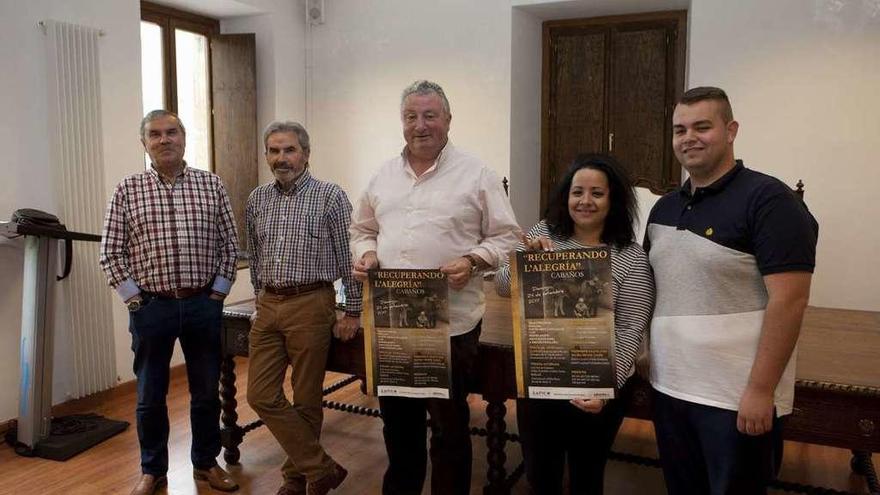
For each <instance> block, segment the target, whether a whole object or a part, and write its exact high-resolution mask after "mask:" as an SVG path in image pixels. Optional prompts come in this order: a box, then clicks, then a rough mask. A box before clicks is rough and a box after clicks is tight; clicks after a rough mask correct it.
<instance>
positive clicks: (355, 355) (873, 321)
mask: <svg viewBox="0 0 880 495" xmlns="http://www.w3.org/2000/svg"><path fill="white" fill-rule="evenodd" d="M485 289H486V296H487V297H486V314H485V316H484V318H483V333H482V336H481V338H480V349H479V351H480V356H479V359H478V363H479V365H480V370H479V374H478V377H477V378H478V379H477V380H476V381H477V384H476V389H475V390H474V392H476V393H480V394H481V395H482V396H483V398H484V399H485V400H486V401H487V402H488V405H487V407H486V415H487V417H488V420H487V423H486V433H487V435H486V436H487V446H488V454H487V462H488V476H487V480H488V486H487V487H486V488H485V489H484V493H490V494H495V493H506V492H507V491H508V490H509V486H508V485H507V483H506V479H507V471H506V468H505V461H506V455H505V453H504V449H505V446H506V443H507V439H508V434H507V425H506V424H505V421H504V417H505V414H506V412H507V408H506V406H505V401H506V400H507V399H509V398H515V397H516V382H515V380H514V364H513V345H512V341H511V339H512V331H511V318H510V300H509V299H504V298H500V297H498V296H496V295H495V291H494V288H493V287H492V285H491V282H486V287H485ZM252 312H253V302H252V301H248V302H244V303H241V304H236V305H231V306H227V308H226V309H225V311H224V331H223V353H224V360H223V366H222V370H221V401H222V411H223V412H222V416H221V422H222V424H223V429H222V431H223V447H224V448H225V452H224V458H225V460H226V462H227V463H230V464H236V463H238V460H239V455H240V454H239V449H238V446H239V444H241V441H242V439H243V437H244V435H245V434H246V433H247V432H248V431H250V430H252V429H253V428H256V427H258V426H259V425H260V424H262V423H261V422H259V421H258V422H255V423H252V424H250V425H247V426H244V427H242V426H239V425H238V424H237V422H238V415H237V413H236V412H235V409H236V407H237V403H236V400H235V392H236V389H235V362H234V361H233V357H234V356H247V352H248V344H247V334H248V330H249V328H250V324H249V322H248V316H249V315H250V314H251V313H252ZM363 346H364V341H363V336H362V335H358V336H357V337H356V338H355V339H353V340H352V341H349V342H346V343H342V342H339V341H337V340H335V339H334V341H333V344H332V346H331V350H330V357H329V360H328V366H327V368H328V370H330V371H336V372H341V373H347V374H350V375H354V376H356V377H359V378H361V379H362V378H363V377H364V369H365V368H364V352H363ZM798 347H799V353H798V362H797V381H796V383H795V403H794V412H793V413H792V414H791V415H790V416H789V417H788V419H787V420H786V422H785V426H784V437H785V438H786V439H788V440H794V441H798V442H806V443H814V444H819V445H828V446H833V447H840V448H846V449H850V450H852V451H853V454H854V457H853V460H852V462H851V466H852V468H853V470H855V471H856V472H858V473H859V474H863V475H865V476H866V478H867V481H868V485H869V487H870V489H871V491H872V493H875V492H880V489H878V488H877V479H876V474H875V473H874V467H873V464H872V462H871V453H872V452H880V369H878V367H877V366H876V363H877V361H878V356H880V314H878V313H872V312H863V311H847V310H836V309H823V308H808V310H807V313H806V316H805V318H804V327H803V330H802V332H801V338H800V341H799V344H798ZM638 381H639V383H638V384H637V387H636V391H635V393H634V394H633V399H632V401H631V403H630V404H629V407H628V411H627V415H628V416H630V417H635V418H641V419H650V397H651V394H650V386H649V385H648V384H647V383H645V382H644V381H642V380H638ZM373 414H374V415H375V412H373Z"/></svg>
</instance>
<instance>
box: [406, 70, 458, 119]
mask: <svg viewBox="0 0 880 495" xmlns="http://www.w3.org/2000/svg"><path fill="white" fill-rule="evenodd" d="M432 93H433V94H435V95H437V96H439V97H440V102H441V103H442V104H443V110H445V111H446V115H452V112H451V111H450V110H449V100H448V99H446V93H444V92H443V88H442V87H440V85H439V84H437V83H435V82H432V81H427V80H425V79H420V80H418V81H416V82H414V83H412V84H410V85H409V86H407V87H406V89H404V90H403V94H401V95H400V111H401V112H403V104H404V102H405V101H406V97H407V96H409V95H419V96H425V95H429V94H432Z"/></svg>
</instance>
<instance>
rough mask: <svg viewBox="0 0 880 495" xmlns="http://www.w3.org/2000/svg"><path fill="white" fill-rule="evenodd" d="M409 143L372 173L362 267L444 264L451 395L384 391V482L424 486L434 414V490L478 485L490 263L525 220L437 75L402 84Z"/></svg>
mask: <svg viewBox="0 0 880 495" xmlns="http://www.w3.org/2000/svg"><path fill="white" fill-rule="evenodd" d="M401 120H402V122H403V137H404V139H405V140H406V146H405V147H404V149H403V151H402V152H401V153H400V155H398V156H395V157H394V158H392V159H390V160H388V161H387V162H386V163H385V164H384V165H383V166H382V167H381V168H380V169H379V171H378V172H377V173H376V174H375V175H374V176H373V178H372V179H371V180H370V183H369V185H368V186H367V188H366V190H365V191H364V194H363V196H362V197H361V198H360V200H359V201H358V204H357V205H356V206H355V211H354V215H353V218H352V223H351V230H350V233H351V248H352V253H353V255H354V256H353V259H354V260H356V261H355V262H354V274H355V276H356V277H358V278H359V279H360V280H366V272H367V270H369V269H372V268H378V267H379V266H382V267H383V268H432V269H436V268H440V270H441V271H443V272H444V273H445V274H446V275H447V277H448V281H449V287H450V288H451V289H452V290H451V291H450V296H449V319H450V322H449V327H450V335H451V342H450V347H451V350H452V385H451V390H450V395H451V398H450V399H412V398H402V397H380V398H379V403H380V406H381V408H382V415H383V421H384V423H385V427H384V430H383V433H384V437H385V448H386V450H387V452H388V461H389V462H388V470H387V471H386V472H385V478H384V481H383V487H382V492H383V494H385V495H391V494H394V495H396V494H420V493H421V492H422V485H423V484H424V480H425V471H426V465H427V456H426V446H427V445H426V444H427V442H426V432H425V419H426V416H425V413H426V412H427V413H429V414H430V415H431V420H432V423H431V427H432V435H431V466H432V469H433V471H432V475H431V493H434V494H443V495H446V494H449V495H457V494H467V493H469V492H470V478H471V440H470V433H469V421H470V412H469V409H468V404H467V393H468V383H467V377H468V376H472V375H473V373H474V371H475V362H476V358H477V344H478V342H479V338H480V323H481V321H482V317H483V312H484V311H485V298H484V295H483V282H482V277H479V276H472V275H473V274H475V273H478V272H479V271H481V270H485V269H488V268H494V267H497V266H498V265H499V264H500V263H501V262H503V260H504V258H505V257H506V256H507V253H508V252H509V251H512V250H513V249H514V247H515V246H516V243H517V242H518V232H519V226H518V225H517V223H516V218H515V217H514V214H513V210H512V209H511V207H510V202H509V201H508V199H507V196H506V194H505V193H504V190H503V188H502V186H501V181H500V179H499V178H498V176H497V175H496V174H495V173H494V172H493V171H492V170H491V169H489V168H488V167H486V166H485V165H484V164H483V163H482V161H480V160H479V159H478V158H476V157H474V156H473V155H470V154H468V153H465V152H463V151H461V150H459V149H457V148H455V147H454V146H453V145H452V144H451V143H450V142H449V137H448V134H449V124H450V122H451V120H452V113H451V112H450V109H449V101H448V100H447V99H446V95H445V93H444V92H443V88H441V87H440V86H439V85H438V84H436V83H433V82H430V81H416V82H415V83H413V84H412V85H410V86H409V87H407V88H406V89H405V90H404V91H403V95H402V98H401Z"/></svg>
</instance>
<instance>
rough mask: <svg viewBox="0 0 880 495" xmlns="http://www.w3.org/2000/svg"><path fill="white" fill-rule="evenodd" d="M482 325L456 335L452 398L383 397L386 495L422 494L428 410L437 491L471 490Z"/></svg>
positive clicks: (441, 494) (439, 494)
mask: <svg viewBox="0 0 880 495" xmlns="http://www.w3.org/2000/svg"><path fill="white" fill-rule="evenodd" d="M481 323H482V322H481ZM481 323H477V326H476V327H474V329H473V330H471V331H470V332H468V333H466V334H464V335H458V336H455V337H452V339H451V342H450V350H451V354H452V358H451V359H452V384H451V387H450V397H451V398H449V399H412V398H407V397H379V406H380V407H381V409H382V420H383V421H384V423H385V426H384V428H383V429H382V433H383V435H384V437H385V450H386V451H387V452H388V469H387V470H386V471H385V478H384V479H383V481H382V493H383V494H384V495H410V494H412V495H419V494H421V493H422V485H424V483H425V473H426V469H427V455H426V445H427V438H426V437H427V435H426V431H425V420H426V416H425V413H426V412H427V413H428V414H430V415H431V493H432V494H434V495H460V494H461V495H467V494H468V493H470V487H471V457H472V454H471V435H470V408H469V407H468V403H467V395H468V389H469V385H470V382H469V377H471V376H473V374H474V372H475V364H476V360H477V346H478V343H479V340H480V332H481V326H480V325H481Z"/></svg>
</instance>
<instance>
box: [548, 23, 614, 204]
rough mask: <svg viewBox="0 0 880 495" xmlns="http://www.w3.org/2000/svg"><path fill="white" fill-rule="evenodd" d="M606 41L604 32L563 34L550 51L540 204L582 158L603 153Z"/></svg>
mask: <svg viewBox="0 0 880 495" xmlns="http://www.w3.org/2000/svg"><path fill="white" fill-rule="evenodd" d="M607 37H608V36H607V33H606V32H605V31H604V30H601V29H597V30H591V29H586V30H582V29H578V30H571V31H567V32H565V31H563V32H560V33H559V35H558V36H557V37H556V39H555V40H554V43H552V44H551V45H550V47H549V51H550V53H549V59H550V71H549V74H548V76H549V77H548V78H547V81H545V82H546V84H547V85H549V87H548V90H547V91H545V98H546V101H545V107H546V108H547V109H548V110H547V112H548V114H549V119H548V121H547V125H546V126H545V129H544V139H543V142H544V143H546V144H545V145H544V160H543V161H544V165H545V167H544V169H543V173H542V177H543V178H544V179H542V181H541V198H542V204H544V201H543V198H546V197H547V194H549V192H550V187H551V186H552V185H553V184H556V182H557V180H558V179H559V178H561V177H562V176H563V175H565V171H566V170H567V169H568V166H569V164H571V162H572V160H573V159H574V157H575V156H576V155H577V154H578V153H580V152H583V151H585V150H602V149H603V147H602V146H603V142H604V139H605V135H606V130H605V113H606V109H605V107H606V104H605V100H606V98H605V91H606V89H605V87H606V85H607V82H608V81H607V77H606V72H607V70H606V69H607V60H606V52H607V51H608V42H607ZM545 60H547V56H546V54H545ZM545 74H547V71H545Z"/></svg>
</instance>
